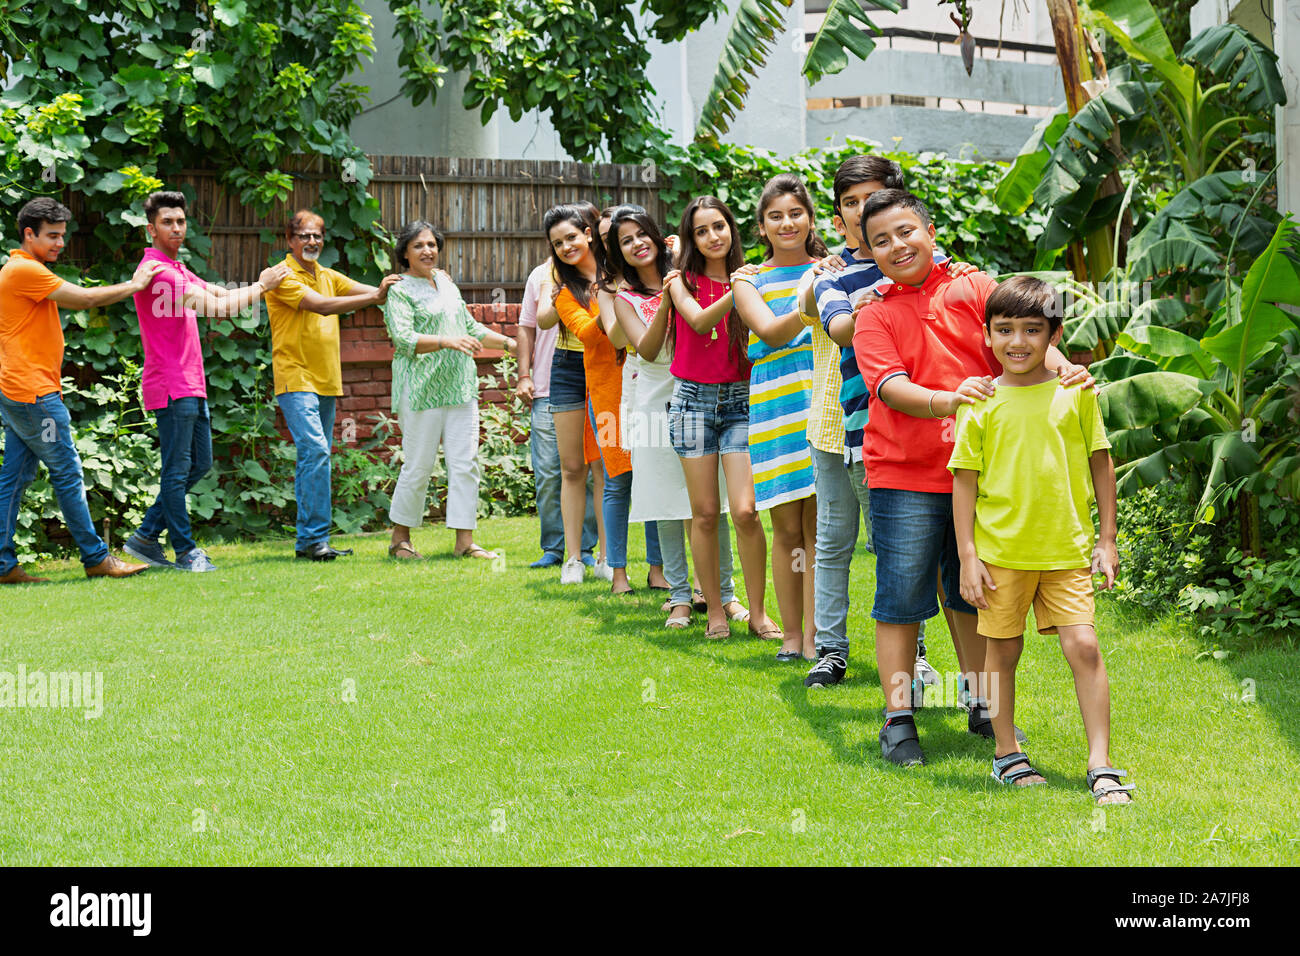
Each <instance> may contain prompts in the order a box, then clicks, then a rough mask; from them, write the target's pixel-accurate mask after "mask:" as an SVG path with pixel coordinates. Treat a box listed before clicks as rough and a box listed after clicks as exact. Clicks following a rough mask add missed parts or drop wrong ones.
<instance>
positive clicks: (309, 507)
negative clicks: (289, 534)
mask: <svg viewBox="0 0 1300 956" xmlns="http://www.w3.org/2000/svg"><path fill="white" fill-rule="evenodd" d="M275 399H276V401H277V402H279V403H280V410H281V411H283V412H284V421H285V424H286V425H288V426H289V435H290V436H291V437H292V438H293V443H294V445H296V446H297V448H298V467H297V470H296V471H295V472H294V475H293V497H294V499H295V500H296V501H297V502H298V543H297V549H298V550H299V551H305V550H306V549H307V548H310V547H311V546H312V545H314V544H318V543H320V542H324V543H325V544H329V540H330V527H331V526H332V525H333V522H334V512H333V508H332V504H331V500H330V446H331V445H332V444H333V441H334V396H332V395H317V394H316V393H315V392H285V393H284V394H282V395H277V396H275Z"/></svg>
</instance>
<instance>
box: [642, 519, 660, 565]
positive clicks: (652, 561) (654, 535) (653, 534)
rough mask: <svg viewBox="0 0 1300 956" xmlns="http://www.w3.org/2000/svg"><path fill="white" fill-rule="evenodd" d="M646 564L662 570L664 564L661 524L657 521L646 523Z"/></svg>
mask: <svg viewBox="0 0 1300 956" xmlns="http://www.w3.org/2000/svg"><path fill="white" fill-rule="evenodd" d="M645 563H646V564H648V565H650V566H651V567H654V568H661V567H663V564H664V553H663V550H662V549H661V548H660V547H659V522H657V521H647V522H646V523H645Z"/></svg>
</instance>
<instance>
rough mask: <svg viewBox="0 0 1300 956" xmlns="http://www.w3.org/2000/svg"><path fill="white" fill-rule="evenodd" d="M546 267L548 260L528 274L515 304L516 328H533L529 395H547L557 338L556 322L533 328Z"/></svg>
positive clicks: (547, 266) (549, 393)
mask: <svg viewBox="0 0 1300 956" xmlns="http://www.w3.org/2000/svg"><path fill="white" fill-rule="evenodd" d="M550 268H551V263H550V261H549V260H548V261H546V262H543V263H542V264H541V265H540V266H538V267H537V268H536V269H534V270H533V271H532V272H530V273H528V281H527V282H526V283H524V301H523V305H521V306H520V307H519V325H520V327H521V328H529V329H534V330H535V331H536V334H535V335H534V336H533V398H550V397H551V359H552V358H553V357H554V356H555V343H556V342H557V341H558V340H559V338H560V326H559V323H556V324H555V325H552V326H551V327H550V328H549V329H539V328H537V295H538V293H539V292H541V289H542V283H543V282H544V281H545V280H546V275H547V273H548V272H549V271H550Z"/></svg>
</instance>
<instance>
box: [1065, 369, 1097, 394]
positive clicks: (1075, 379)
mask: <svg viewBox="0 0 1300 956" xmlns="http://www.w3.org/2000/svg"><path fill="white" fill-rule="evenodd" d="M1056 374H1057V375H1059V376H1060V378H1061V387H1062V388H1070V387H1071V386H1074V385H1079V386H1081V387H1083V388H1091V389H1093V390H1094V391H1097V390H1098V389H1097V380H1096V379H1095V378H1093V377H1092V373H1091V372H1089V371H1088V366H1086V365H1074V364H1070V365H1066V366H1063V367H1062V368H1059V369H1057V370H1056Z"/></svg>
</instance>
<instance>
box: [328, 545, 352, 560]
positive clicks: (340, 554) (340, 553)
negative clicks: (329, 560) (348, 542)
mask: <svg viewBox="0 0 1300 956" xmlns="http://www.w3.org/2000/svg"><path fill="white" fill-rule="evenodd" d="M326 547H327V548H329V549H330V550H331V551H333V552H334V557H336V558H346V557H348V556H349V555H351V554H352V549H351V548H343V549H339V548H334V547H330V546H329V545H326Z"/></svg>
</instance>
